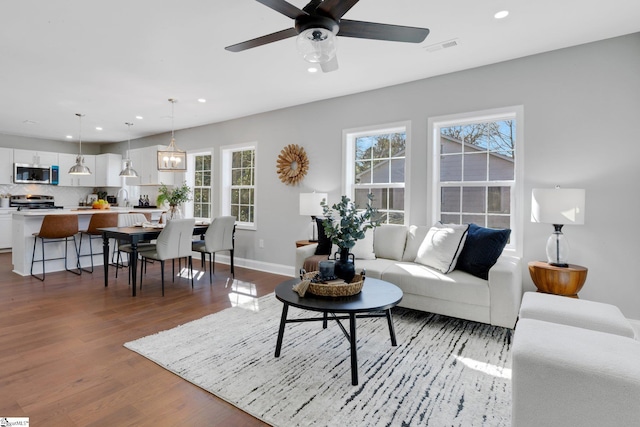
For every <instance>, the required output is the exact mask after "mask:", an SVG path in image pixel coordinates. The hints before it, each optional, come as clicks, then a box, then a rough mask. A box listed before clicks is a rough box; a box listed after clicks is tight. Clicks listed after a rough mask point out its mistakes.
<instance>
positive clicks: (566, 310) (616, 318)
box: [519, 292, 636, 338]
mask: <svg viewBox="0 0 640 427" xmlns="http://www.w3.org/2000/svg"><path fill="white" fill-rule="evenodd" d="M519 317H520V318H521V319H536V320H543V321H545V322H553V323H561V324H563V325H569V326H576V327H579V328H584V329H591V330H593V331H599V332H606V333H609V334H616V335H622V336H623V337H629V338H635V336H636V332H635V329H634V328H633V326H632V325H631V323H630V322H629V320H627V318H625V317H624V315H623V314H622V312H621V311H620V309H619V308H618V307H616V306H615V305H611V304H606V303H602V302H596V301H588V300H582V299H573V298H567V297H564V296H559V295H551V294H543V293H540V292H525V294H524V296H523V297H522V305H521V306H520V313H519Z"/></svg>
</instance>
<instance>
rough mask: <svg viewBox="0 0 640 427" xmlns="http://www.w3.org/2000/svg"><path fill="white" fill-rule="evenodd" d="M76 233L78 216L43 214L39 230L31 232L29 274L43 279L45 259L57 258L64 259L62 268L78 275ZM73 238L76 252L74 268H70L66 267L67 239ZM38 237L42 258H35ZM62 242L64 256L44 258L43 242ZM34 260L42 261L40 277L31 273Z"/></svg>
mask: <svg viewBox="0 0 640 427" xmlns="http://www.w3.org/2000/svg"><path fill="white" fill-rule="evenodd" d="M76 234H78V216H77V215H45V216H44V218H43V219H42V225H41V226H40V231H39V232H37V233H33V236H34V237H35V238H34V239H33V253H32V254H31V275H32V276H33V277H35V278H36V279H38V280H42V281H44V278H45V261H53V260H57V259H64V269H65V270H67V271H69V272H71V273H73V274H77V275H80V274H81V273H82V271H81V270H80V258H79V257H78V244H77V242H76ZM69 238H71V239H72V240H73V246H74V250H75V254H76V269H74V270H70V269H69V268H68V267H67V258H68V250H67V248H68V245H67V243H68V240H69ZM38 239H40V242H41V243H42V258H41V259H36V256H35V255H36V246H37V242H38ZM56 242H64V257H57V258H45V249H44V248H45V243H56ZM35 262H42V277H39V276H37V275H35V274H33V264H34V263H35Z"/></svg>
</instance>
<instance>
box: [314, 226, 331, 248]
mask: <svg viewBox="0 0 640 427" xmlns="http://www.w3.org/2000/svg"><path fill="white" fill-rule="evenodd" d="M322 221H324V218H316V224H317V226H318V246H317V247H316V252H315V254H316V255H331V240H330V239H329V238H328V237H327V235H326V234H325V232H324V225H322Z"/></svg>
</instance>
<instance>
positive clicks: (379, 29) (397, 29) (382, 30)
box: [338, 19, 429, 43]
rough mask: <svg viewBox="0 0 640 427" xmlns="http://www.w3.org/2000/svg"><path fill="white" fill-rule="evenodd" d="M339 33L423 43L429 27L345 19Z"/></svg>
mask: <svg viewBox="0 0 640 427" xmlns="http://www.w3.org/2000/svg"><path fill="white" fill-rule="evenodd" d="M338 35H339V36H343V37H355V38H360V39H374V40H387V41H394V42H407V43H421V42H423V41H424V39H426V38H427V36H428V35H429V29H428V28H418V27H405V26H402V25H391V24H378V23H375V22H364V21H350V20H348V19H343V20H341V21H340V31H338Z"/></svg>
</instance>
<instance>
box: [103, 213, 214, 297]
mask: <svg viewBox="0 0 640 427" xmlns="http://www.w3.org/2000/svg"><path fill="white" fill-rule="evenodd" d="M208 227H209V224H208V223H196V225H195V226H194V227H193V234H194V235H198V234H199V235H201V236H204V234H205V233H206V232H207V228H208ZM98 230H99V231H101V232H102V245H103V255H102V256H103V261H104V286H105V287H108V286H109V253H110V252H109V241H110V240H111V239H115V240H116V241H118V242H126V243H129V244H130V245H131V259H130V261H129V269H130V271H131V296H134V297H135V296H136V280H137V274H136V267H137V265H138V244H139V243H140V242H145V241H150V240H153V239H156V238H157V237H158V236H159V235H160V233H161V232H162V227H161V226H159V225H154V226H151V227H149V226H139V227H137V226H135V227H105V228H99V229H98ZM202 238H204V237H202Z"/></svg>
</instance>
